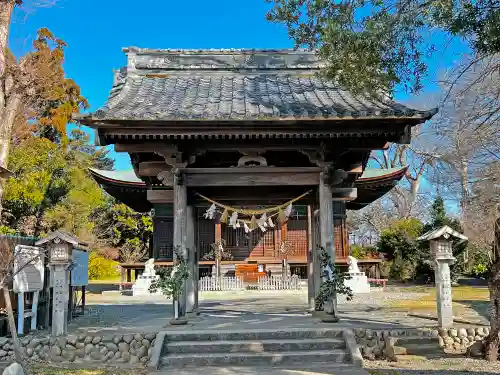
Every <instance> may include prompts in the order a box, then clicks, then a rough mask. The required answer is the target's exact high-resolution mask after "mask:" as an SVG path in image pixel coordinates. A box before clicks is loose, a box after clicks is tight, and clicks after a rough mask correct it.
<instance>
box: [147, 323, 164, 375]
mask: <svg viewBox="0 0 500 375" xmlns="http://www.w3.org/2000/svg"><path fill="white" fill-rule="evenodd" d="M166 334H167V333H166V331H160V332H158V333H157V334H156V341H155V344H154V345H153V350H152V351H151V357H150V359H149V363H148V368H150V369H152V370H158V368H159V367H160V359H161V352H162V350H163V342H164V341H165V336H166Z"/></svg>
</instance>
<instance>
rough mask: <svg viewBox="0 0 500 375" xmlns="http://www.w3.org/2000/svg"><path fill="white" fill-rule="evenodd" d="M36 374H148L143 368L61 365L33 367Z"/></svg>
mask: <svg viewBox="0 0 500 375" xmlns="http://www.w3.org/2000/svg"><path fill="white" fill-rule="evenodd" d="M33 371H34V374H35V375H147V371H146V370H141V369H132V370H128V369H70V368H59V367H57V368H56V367H37V368H35V369H33Z"/></svg>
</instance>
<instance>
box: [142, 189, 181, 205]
mask: <svg viewBox="0 0 500 375" xmlns="http://www.w3.org/2000/svg"><path fill="white" fill-rule="evenodd" d="M146 196H147V200H148V201H150V202H151V203H173V202H174V191H173V190H148V191H147V193H146Z"/></svg>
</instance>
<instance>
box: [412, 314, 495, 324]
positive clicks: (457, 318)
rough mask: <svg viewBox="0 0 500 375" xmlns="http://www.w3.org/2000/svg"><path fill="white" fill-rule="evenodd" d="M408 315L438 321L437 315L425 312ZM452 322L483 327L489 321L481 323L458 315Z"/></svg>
mask: <svg viewBox="0 0 500 375" xmlns="http://www.w3.org/2000/svg"><path fill="white" fill-rule="evenodd" d="M408 316H411V317H414V318H421V319H429V320H434V321H438V317H437V316H434V315H427V314H419V313H408ZM453 323H460V324H470V325H473V326H483V327H489V326H490V323H483V322H479V321H471V320H467V319H462V318H460V317H455V316H454V317H453Z"/></svg>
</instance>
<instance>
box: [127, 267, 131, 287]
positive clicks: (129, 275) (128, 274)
mask: <svg viewBox="0 0 500 375" xmlns="http://www.w3.org/2000/svg"><path fill="white" fill-rule="evenodd" d="M130 282H132V269H131V268H127V283H130Z"/></svg>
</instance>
